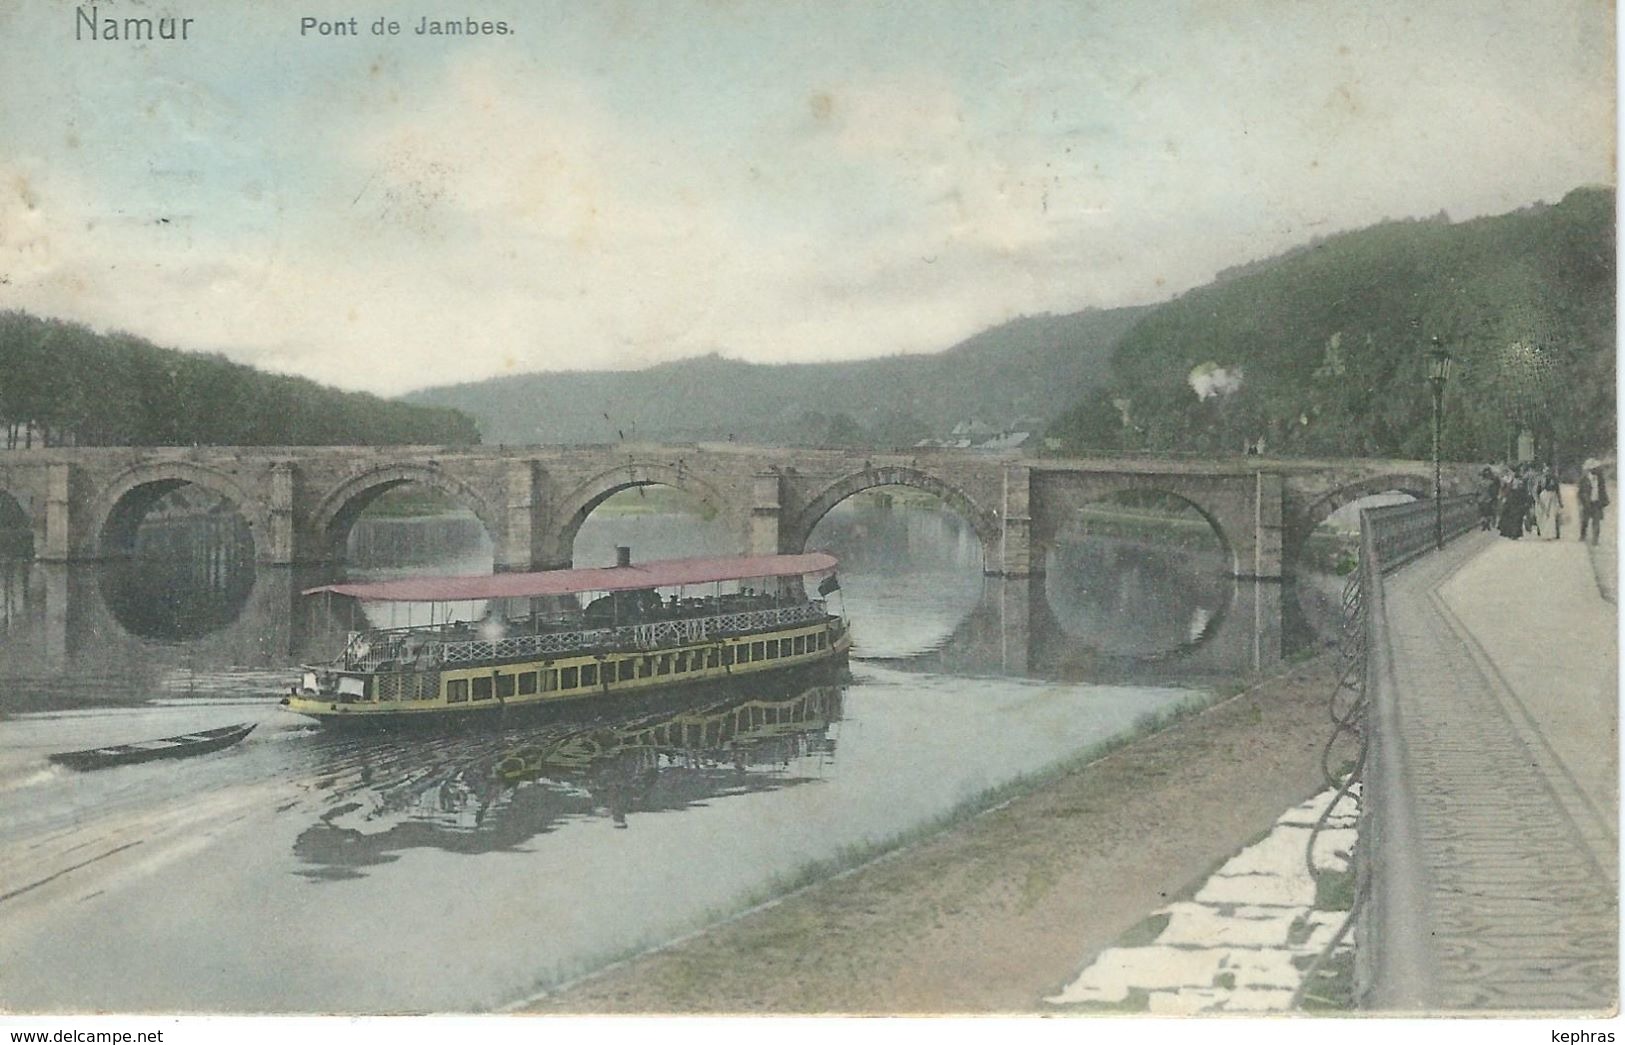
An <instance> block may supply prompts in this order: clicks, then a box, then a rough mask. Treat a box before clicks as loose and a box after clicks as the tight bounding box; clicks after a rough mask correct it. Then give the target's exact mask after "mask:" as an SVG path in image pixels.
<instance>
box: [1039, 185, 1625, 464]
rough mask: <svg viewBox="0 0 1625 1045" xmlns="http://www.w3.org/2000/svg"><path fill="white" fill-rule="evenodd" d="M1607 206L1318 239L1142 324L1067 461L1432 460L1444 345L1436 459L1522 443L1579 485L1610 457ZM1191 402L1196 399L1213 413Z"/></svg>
mask: <svg viewBox="0 0 1625 1045" xmlns="http://www.w3.org/2000/svg"><path fill="white" fill-rule="evenodd" d="M1614 220H1615V218H1614V200H1613V193H1612V190H1609V189H1601V188H1588V189H1580V190H1576V191H1574V192H1572V193H1570V194H1569V195H1568V196H1566V197H1565V198H1564V199H1563V200H1562V202H1560V203H1558V204H1556V205H1551V206H1547V205H1536V206H1532V207H1527V208H1524V209H1523V210H1520V211H1517V212H1515V213H1512V214H1506V215H1501V216H1497V217H1489V218H1480V219H1476V220H1473V221H1466V222H1462V223H1460V224H1450V223H1449V222H1448V221H1447V220H1446V219H1444V218H1443V217H1442V216H1441V217H1439V218H1435V219H1432V220H1426V221H1407V222H1392V223H1387V224H1383V225H1378V226H1375V227H1372V228H1368V229H1363V230H1360V231H1357V232H1350V233H1346V234H1343V235H1338V236H1333V237H1329V238H1327V239H1325V240H1323V241H1320V242H1316V243H1314V244H1312V245H1310V246H1308V247H1306V248H1301V249H1299V250H1295V251H1292V252H1291V253H1289V254H1286V255H1283V256H1281V257H1279V258H1276V259H1274V260H1272V261H1269V262H1265V263H1258V264H1254V265H1250V266H1248V267H1247V268H1246V269H1245V270H1239V271H1238V272H1237V273H1236V274H1235V275H1233V276H1231V277H1230V278H1221V279H1220V280H1218V281H1216V282H1214V283H1212V284H1210V285H1208V286H1205V287H1201V288H1199V289H1197V290H1193V291H1190V292H1189V293H1187V294H1184V295H1182V296H1181V297H1179V298H1177V299H1175V300H1174V301H1170V302H1168V303H1167V304H1165V305H1162V306H1160V307H1158V308H1156V309H1153V310H1151V311H1149V312H1147V314H1146V315H1144V316H1143V317H1141V319H1140V321H1139V322H1138V323H1137V324H1135V326H1134V328H1133V329H1132V330H1130V331H1128V332H1127V333H1126V334H1125V335H1124V336H1123V338H1122V339H1121V341H1120V342H1119V343H1118V345H1117V346H1116V348H1115V350H1114V352H1113V355H1112V367H1111V376H1110V378H1109V380H1108V381H1106V382H1104V383H1103V384H1102V385H1101V386H1100V387H1098V388H1096V389H1094V390H1092V391H1091V392H1090V393H1088V394H1087V395H1086V396H1085V397H1084V398H1083V399H1082V400H1081V401H1080V402H1079V403H1078V404H1077V405H1076V406H1075V407H1074V408H1072V409H1071V410H1069V411H1067V412H1066V413H1064V414H1063V415H1062V416H1061V417H1060V418H1059V419H1058V420H1057V421H1056V423H1055V424H1054V425H1053V426H1052V427H1051V429H1050V434H1051V435H1052V436H1054V437H1057V438H1059V439H1061V440H1062V441H1063V443H1064V444H1065V446H1066V448H1067V449H1069V450H1079V451H1082V450H1121V449H1148V450H1195V451H1219V452H1232V453H1235V452H1241V451H1242V449H1243V448H1244V447H1245V446H1246V445H1247V444H1248V443H1254V444H1255V445H1256V443H1257V441H1258V440H1260V439H1261V440H1263V446H1264V450H1265V452H1267V453H1277V454H1292V455H1327V456H1345V455H1349V456H1375V457H1405V458H1413V459H1414V458H1427V457H1428V456H1430V454H1431V452H1432V442H1431V440H1432V409H1433V400H1432V393H1431V391H1430V389H1429V386H1428V384H1427V381H1426V374H1427V369H1426V359H1425V357H1426V354H1427V352H1428V350H1429V349H1430V347H1431V344H1430V342H1431V339H1432V338H1434V337H1439V338H1440V339H1441V341H1442V344H1443V346H1444V347H1445V348H1446V349H1447V350H1448V351H1449V352H1450V353H1451V355H1452V357H1453V360H1454V365H1453V369H1452V373H1451V376H1450V380H1449V382H1448V383H1447V385H1446V386H1445V396H1444V418H1445V422H1444V436H1443V454H1444V456H1445V457H1446V458H1449V459H1452V460H1485V461H1490V460H1500V459H1503V458H1505V457H1507V456H1508V455H1509V453H1510V452H1511V447H1512V446H1513V444H1514V442H1515V440H1516V438H1517V434H1518V432H1519V431H1521V430H1525V429H1527V430H1529V431H1531V432H1532V433H1533V434H1534V435H1535V437H1536V441H1537V446H1538V448H1539V453H1540V454H1541V455H1542V456H1543V457H1544V456H1547V455H1548V454H1550V455H1552V456H1554V457H1555V459H1556V460H1557V461H1558V462H1559V463H1560V464H1562V465H1564V466H1565V467H1572V466H1573V465H1574V464H1576V463H1577V462H1578V459H1579V458H1580V457H1582V456H1584V455H1586V454H1590V453H1596V452H1609V451H1611V450H1612V447H1613V445H1614V435H1615V421H1614V416H1615V415H1614V411H1615V396H1614V365H1615V364H1614V354H1615V342H1614V328H1615V305H1614V281H1615V263H1614ZM1202 393H1206V395H1205V398H1204V397H1203V395H1202Z"/></svg>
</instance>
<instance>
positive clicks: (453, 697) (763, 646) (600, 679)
mask: <svg viewBox="0 0 1625 1045" xmlns="http://www.w3.org/2000/svg"><path fill="white" fill-rule="evenodd" d="M828 648H829V635H828V633H826V632H822V631H820V632H816V633H814V634H812V635H795V636H792V637H789V638H782V639H763V640H759V641H757V642H741V643H738V644H736V645H725V646H720V647H718V646H712V647H710V648H708V649H696V650H680V651H678V652H675V653H658V654H645V655H643V656H640V657H624V658H621V659H618V660H606V661H604V662H602V663H595V664H582V665H579V666H577V667H571V668H542V669H538V670H535V671H518V672H501V671H499V672H495V673H493V674H490V675H476V676H474V677H472V678H461V679H447V680H446V703H448V704H465V703H469V702H477V701H482V700H490V699H492V698H493V697H495V698H497V699H503V700H505V699H507V698H508V697H513V696H521V697H527V696H532V695H534V694H536V693H553V692H557V691H560V690H571V689H587V688H591V687H594V686H598V685H605V686H607V685H609V684H611V683H614V682H629V681H632V680H635V679H646V678H654V677H659V676H662V675H682V674H687V673H689V672H694V671H702V670H705V669H707V668H722V667H732V666H733V665H735V664H750V663H754V662H756V661H761V660H775V659H777V658H779V657H794V656H801V655H803V654H807V653H817V652H819V651H821V650H826V649H828Z"/></svg>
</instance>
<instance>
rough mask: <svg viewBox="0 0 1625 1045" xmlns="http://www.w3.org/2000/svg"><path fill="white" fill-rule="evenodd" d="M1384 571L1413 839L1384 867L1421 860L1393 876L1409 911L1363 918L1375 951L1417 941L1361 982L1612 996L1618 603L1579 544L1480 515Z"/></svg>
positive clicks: (1414, 994) (1441, 1001)
mask: <svg viewBox="0 0 1625 1045" xmlns="http://www.w3.org/2000/svg"><path fill="white" fill-rule="evenodd" d="M1385 589H1386V598H1385V601H1386V623H1387V636H1388V643H1389V650H1390V651H1391V656H1392V659H1391V674H1390V675H1389V677H1387V678H1386V679H1382V680H1377V681H1380V682H1381V684H1383V685H1387V686H1389V687H1390V694H1389V695H1390V696H1391V698H1392V699H1393V701H1394V705H1393V706H1394V707H1395V709H1396V724H1397V732H1398V733H1399V736H1398V737H1397V738H1396V739H1397V740H1398V744H1399V748H1400V750H1401V752H1402V755H1401V767H1400V779H1401V780H1402V781H1403V790H1404V791H1405V792H1406V793H1405V795H1404V796H1403V800H1404V801H1405V803H1406V805H1407V807H1408V813H1409V817H1410V822H1411V828H1412V830H1411V835H1410V840H1411V844H1413V845H1414V847H1415V850H1416V851H1415V852H1414V853H1411V854H1405V855H1406V856H1407V859H1405V860H1403V861H1398V860H1396V861H1394V862H1392V863H1390V864H1389V865H1388V866H1389V868H1390V869H1393V868H1394V867H1395V866H1397V865H1404V866H1406V867H1407V869H1406V870H1404V871H1403V872H1401V873H1403V874H1406V875H1408V876H1409V877H1411V878H1413V879H1414V880H1413V881H1411V882H1409V883H1408V884H1407V886H1406V887H1407V888H1408V889H1409V890H1410V891H1411V893H1412V894H1413V895H1414V896H1415V897H1416V903H1415V905H1414V907H1413V909H1412V910H1413V913H1415V914H1417V915H1418V916H1419V920H1420V922H1421V924H1417V925H1402V924H1391V923H1390V924H1379V925H1377V926H1376V927H1375V928H1374V930H1373V934H1372V935H1373V936H1374V937H1375V938H1376V939H1377V940H1378V941H1379V942H1378V945H1377V948H1376V950H1377V952H1378V953H1377V956H1376V961H1377V963H1378V968H1379V970H1380V969H1381V966H1382V962H1383V960H1384V954H1383V952H1384V950H1385V949H1386V948H1387V947H1395V949H1396V950H1399V949H1404V948H1405V947H1410V948H1413V949H1419V951H1418V953H1419V954H1420V955H1421V956H1422V960H1421V961H1420V962H1419V963H1415V964H1413V966H1412V970H1411V971H1408V972H1407V974H1406V975H1405V976H1404V977H1403V978H1402V979H1403V980H1404V981H1405V982H1403V983H1401V984H1400V985H1399V986H1398V988H1397V989H1390V990H1388V991H1387V994H1386V997H1383V998H1377V999H1374V1000H1375V1001H1377V1003H1378V1004H1382V1005H1386V1006H1394V1007H1399V1008H1407V1009H1410V1008H1419V1009H1426V1010H1430V1011H1440V1010H1449V1011H1456V1010H1472V1011H1529V1010H1537V1011H1548V1012H1575V1013H1603V1012H1608V1011H1611V1010H1612V1009H1613V1007H1614V1006H1615V1004H1616V1003H1617V1000H1618V998H1617V994H1618V988H1617V985H1618V944H1617V939H1618V931H1619V913H1618V899H1617V898H1618V890H1619V885H1618V881H1619V876H1618V862H1617V856H1616V853H1617V848H1618V838H1617V823H1618V808H1619V806H1618V784H1617V781H1618V759H1617V748H1618V741H1617V729H1618V714H1617V696H1616V694H1617V681H1616V680H1617V650H1616V648H1615V646H1616V643H1615V628H1616V618H1615V610H1614V607H1613V606H1612V605H1610V604H1609V603H1607V602H1605V601H1603V599H1602V598H1601V596H1600V595H1599V592H1598V586H1597V583H1596V579H1595V577H1594V576H1593V573H1592V567H1591V562H1590V559H1589V556H1588V553H1587V551H1586V550H1585V549H1584V548H1583V547H1582V546H1581V545H1580V544H1579V542H1577V541H1564V542H1543V541H1537V540H1524V541H1516V542H1514V541H1505V540H1499V539H1497V538H1494V537H1491V536H1488V535H1481V534H1475V535H1472V536H1469V537H1467V538H1464V539H1463V540H1461V541H1459V542H1457V544H1456V545H1455V546H1453V547H1452V548H1450V549H1447V550H1446V551H1445V552H1443V553H1440V554H1438V555H1430V556H1427V557H1425V558H1423V559H1422V560H1419V561H1418V562H1417V563H1415V564H1413V565H1412V566H1409V567H1407V568H1405V569H1403V570H1401V571H1400V572H1398V573H1397V574H1394V575H1393V576H1391V577H1390V578H1389V579H1388V581H1387V584H1386V585H1385ZM1373 856H1374V858H1375V859H1377V860H1379V861H1381V860H1383V859H1384V856H1385V854H1383V853H1382V852H1378V851H1373ZM1402 936H1408V939H1403V940H1402V939H1400V937H1402ZM1382 941H1386V943H1383V942H1382ZM1418 969H1419V970H1421V971H1422V975H1415V974H1414V972H1415V971H1416V970H1418ZM1383 979H1384V977H1383V976H1382V975H1381V973H1380V972H1379V975H1378V982H1379V983H1381V982H1383ZM1395 979H1396V978H1395V977H1392V976H1389V977H1388V981H1389V983H1390V984H1392V983H1393V982H1394V980H1395Z"/></svg>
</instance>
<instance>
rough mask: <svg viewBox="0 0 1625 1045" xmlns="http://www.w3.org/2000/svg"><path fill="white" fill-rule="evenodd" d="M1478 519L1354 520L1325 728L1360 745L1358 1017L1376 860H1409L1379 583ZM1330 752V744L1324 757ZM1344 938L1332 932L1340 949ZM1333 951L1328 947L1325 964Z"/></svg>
mask: <svg viewBox="0 0 1625 1045" xmlns="http://www.w3.org/2000/svg"><path fill="white" fill-rule="evenodd" d="M1441 519H1442V520H1443V521H1442V525H1441V522H1440V520H1441ZM1479 519H1480V515H1479V505H1478V501H1477V498H1475V497H1472V496H1461V497H1447V498H1444V499H1442V500H1441V501H1439V502H1438V503H1437V505H1436V504H1435V503H1434V502H1433V501H1431V500H1421V501H1411V502H1407V503H1405V504H1394V505H1387V506H1384V507H1381V508H1367V509H1366V510H1365V511H1363V512H1362V513H1361V515H1360V563H1359V568H1358V569H1357V570H1355V572H1354V574H1353V575H1352V576H1350V578H1349V583H1348V585H1347V587H1346V588H1345V590H1344V599H1343V605H1344V611H1345V616H1344V635H1343V643H1342V650H1343V655H1344V665H1345V667H1344V671H1343V673H1342V677H1341V679H1340V681H1339V684H1338V691H1337V692H1336V693H1335V694H1334V695H1333V698H1332V719H1333V721H1334V722H1335V723H1336V724H1337V727H1338V731H1342V730H1345V729H1347V730H1352V731H1353V732H1354V733H1355V735H1357V736H1358V737H1359V739H1360V749H1359V755H1358V757H1357V760H1356V763H1355V766H1354V770H1353V772H1352V774H1351V776H1350V778H1349V782H1350V783H1353V782H1358V783H1359V785H1360V812H1359V817H1360V820H1359V825H1360V826H1359V842H1358V844H1356V846H1355V849H1354V874H1355V899H1354V904H1353V910H1352V911H1351V912H1350V917H1349V921H1348V922H1347V923H1345V928H1350V927H1352V928H1353V929H1354V932H1355V935H1356V939H1357V940H1358V941H1359V946H1357V947H1356V949H1355V955H1354V976H1353V981H1354V982H1353V985H1352V994H1353V997H1352V999H1351V1001H1352V1002H1353V1004H1354V1005H1356V1006H1357V1007H1363V1006H1364V1005H1365V1004H1367V1003H1368V1002H1369V1001H1370V999H1371V995H1372V991H1373V984H1374V981H1375V980H1376V978H1377V975H1378V973H1377V968H1378V964H1379V963H1378V960H1377V952H1378V950H1379V949H1380V948H1382V947H1383V946H1384V943H1383V941H1379V940H1376V939H1375V938H1374V937H1375V933H1374V929H1375V927H1376V925H1378V924H1379V923H1381V922H1382V921H1383V920H1384V919H1385V918H1386V917H1387V916H1386V915H1385V914H1384V913H1383V908H1385V907H1389V906H1392V904H1393V903H1394V901H1393V899H1392V898H1391V897H1390V896H1389V895H1388V893H1389V890H1388V889H1387V888H1386V886H1385V883H1384V881H1383V876H1384V874H1385V872H1386V871H1387V870H1389V868H1386V867H1385V866H1384V863H1383V861H1381V860H1378V859H1377V856H1378V851H1379V850H1384V849H1386V850H1387V851H1388V852H1387V856H1386V859H1387V860H1388V861H1389V862H1390V863H1391V862H1392V861H1393V860H1394V859H1396V857H1403V856H1406V855H1407V854H1404V853H1401V852H1396V851H1395V849H1394V847H1395V846H1403V844H1404V843H1403V841H1402V839H1403V838H1404V836H1405V830H1404V828H1403V826H1402V825H1401V824H1399V823H1398V822H1397V821H1396V819H1395V817H1396V815H1397V812H1396V806H1395V803H1394V801H1393V796H1394V795H1395V794H1396V793H1397V784H1396V780H1395V772H1396V766H1397V756H1396V754H1395V753H1394V752H1393V751H1391V750H1390V747H1391V745H1392V744H1393V742H1394V735H1395V732H1396V727H1395V713H1396V709H1395V707H1394V706H1393V704H1394V701H1393V696H1392V694H1391V693H1388V692H1387V691H1386V688H1385V687H1386V682H1383V681H1374V680H1381V679H1385V677H1386V673H1387V671H1388V670H1389V664H1388V648H1387V646H1388V637H1387V630H1386V629H1387V618H1386V614H1385V612H1384V610H1383V577H1384V576H1385V575H1386V574H1389V573H1392V572H1393V571H1394V570H1396V569H1398V568H1399V567H1401V566H1403V565H1405V564H1406V563H1408V562H1410V561H1411V560H1413V559H1415V558H1417V557H1418V556H1421V555H1423V554H1425V553H1426V552H1428V551H1431V550H1433V549H1434V548H1436V547H1437V545H1438V540H1439V537H1440V534H1441V533H1442V535H1443V538H1444V540H1445V541H1446V542H1449V541H1451V540H1453V539H1455V538H1457V537H1460V536H1461V535H1462V534H1464V533H1467V532H1468V531H1470V530H1472V529H1473V528H1474V527H1475V526H1477V525H1478V523H1479ZM1376 694H1384V695H1376ZM1333 739H1334V740H1335V735H1334V738H1333ZM1330 747H1331V745H1330V743H1328V745H1327V748H1328V750H1330ZM1311 844H1313V843H1312V842H1311ZM1341 937H1342V933H1341V932H1339V933H1338V936H1337V939H1341ZM1335 942H1336V941H1335V940H1334V943H1335ZM1401 949H1403V948H1401ZM1330 950H1331V948H1330V947H1328V948H1327V953H1328V954H1329V953H1330ZM1317 964H1318V963H1317ZM1386 964H1390V965H1393V964H1399V965H1403V960H1396V959H1393V958H1392V956H1390V957H1389V958H1388V959H1387V962H1386ZM1307 980H1308V977H1307V976H1306V977H1305V981H1306V982H1307Z"/></svg>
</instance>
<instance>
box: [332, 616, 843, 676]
mask: <svg viewBox="0 0 1625 1045" xmlns="http://www.w3.org/2000/svg"><path fill="white" fill-rule="evenodd" d="M827 615H828V614H827V611H826V610H825V604H824V602H823V600H821V599H813V600H809V601H807V602H804V603H798V604H796V605H793V606H774V607H770V608H767V609H759V610H740V611H737V612H734V613H718V614H714V615H711V616H706V617H677V618H673V619H671V620H658V621H648V622H646V623H642V624H628V625H622V626H621V627H617V628H575V629H570V630H561V631H542V632H536V633H534V634H527V635H509V636H504V637H503V638H498V639H464V640H449V639H441V638H437V637H435V636H434V633H432V632H428V633H425V632H423V631H417V632H414V631H413V630H412V629H402V630H395V631H388V632H372V633H358V634H356V635H353V636H351V639H350V642H349V643H348V645H347V646H346V648H345V652H344V657H343V664H344V667H345V668H347V669H348V670H351V671H377V670H379V669H380V668H384V669H388V668H391V667H393V668H396V669H403V670H413V671H426V670H430V669H432V668H437V667H439V666H441V665H447V666H451V665H458V664H478V663H482V662H485V661H493V660H523V659H525V658H534V657H548V656H562V655H566V654H571V653H578V652H583V651H597V650H606V651H608V650H619V651H629V650H656V649H664V648H667V647H671V646H681V645H686V644H690V643H695V642H704V641H706V640H708V639H718V638H723V637H726V636H729V635H743V634H748V633H750V632H755V631H763V630H766V629H769V628H775V627H786V626H789V625H794V624H803V623H813V622H815V621H820V620H823V619H824V618H825V617H826V616H827Z"/></svg>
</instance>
